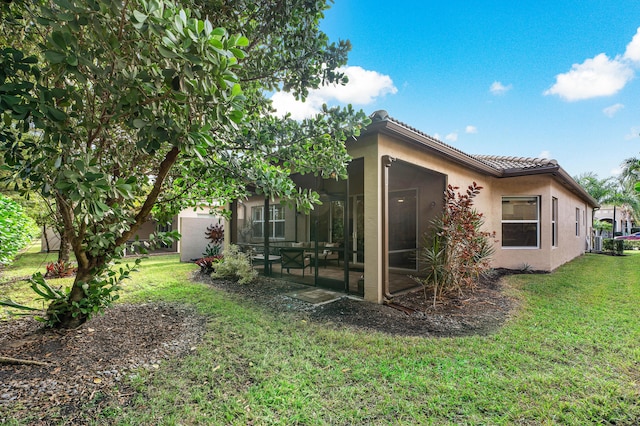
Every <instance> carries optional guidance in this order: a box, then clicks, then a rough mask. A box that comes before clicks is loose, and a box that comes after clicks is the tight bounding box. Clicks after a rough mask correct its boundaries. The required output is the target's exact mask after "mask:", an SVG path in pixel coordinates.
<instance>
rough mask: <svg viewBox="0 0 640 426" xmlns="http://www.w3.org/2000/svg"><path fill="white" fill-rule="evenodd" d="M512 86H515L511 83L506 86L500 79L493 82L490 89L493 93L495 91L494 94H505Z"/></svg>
mask: <svg viewBox="0 0 640 426" xmlns="http://www.w3.org/2000/svg"><path fill="white" fill-rule="evenodd" d="M512 88H513V86H512V85H511V84H509V85H507V86H505V85H504V84H502V83H500V82H499V81H494V82H493V84H491V87H490V88H489V91H490V92H491V93H493V94H494V95H504V94H505V93H507V92H508V91H509V90H511V89H512Z"/></svg>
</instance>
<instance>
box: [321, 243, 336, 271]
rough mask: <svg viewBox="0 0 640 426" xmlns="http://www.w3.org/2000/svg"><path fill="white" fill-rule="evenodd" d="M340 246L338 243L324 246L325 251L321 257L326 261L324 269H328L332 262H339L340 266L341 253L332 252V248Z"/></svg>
mask: <svg viewBox="0 0 640 426" xmlns="http://www.w3.org/2000/svg"><path fill="white" fill-rule="evenodd" d="M338 247H340V244H337V243H327V244H325V245H324V250H323V252H322V254H321V255H320V258H321V259H323V260H324V267H325V268H326V267H327V263H328V262H329V261H331V260H335V261H337V262H338V266H340V252H339V251H334V250H331V249H332V248H338Z"/></svg>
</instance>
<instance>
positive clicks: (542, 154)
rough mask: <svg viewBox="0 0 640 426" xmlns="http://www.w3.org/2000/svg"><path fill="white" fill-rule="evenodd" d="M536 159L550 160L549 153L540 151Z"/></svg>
mask: <svg viewBox="0 0 640 426" xmlns="http://www.w3.org/2000/svg"><path fill="white" fill-rule="evenodd" d="M538 158H544V159H547V160H550V159H551V151H546V150H545V151H542V152H541V153H540V154H538Z"/></svg>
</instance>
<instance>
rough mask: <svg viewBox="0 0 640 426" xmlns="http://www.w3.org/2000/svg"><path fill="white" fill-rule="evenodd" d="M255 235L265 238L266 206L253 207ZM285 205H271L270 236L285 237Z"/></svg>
mask: <svg viewBox="0 0 640 426" xmlns="http://www.w3.org/2000/svg"><path fill="white" fill-rule="evenodd" d="M251 220H252V221H253V237H254V238H264V206H254V207H251ZM284 223H285V222H284V206H279V205H276V206H269V238H275V239H284V228H285V226H284Z"/></svg>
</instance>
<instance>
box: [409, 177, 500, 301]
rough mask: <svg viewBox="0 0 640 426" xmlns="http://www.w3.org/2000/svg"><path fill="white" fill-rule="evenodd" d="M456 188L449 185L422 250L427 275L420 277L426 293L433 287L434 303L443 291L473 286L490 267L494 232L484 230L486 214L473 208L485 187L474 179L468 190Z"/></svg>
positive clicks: (422, 259)
mask: <svg viewBox="0 0 640 426" xmlns="http://www.w3.org/2000/svg"><path fill="white" fill-rule="evenodd" d="M457 189H458V187H454V186H451V185H449V186H448V187H447V190H446V192H445V211H444V213H443V215H442V217H441V218H439V219H436V220H435V221H433V223H432V229H431V231H430V233H429V234H427V236H426V237H425V240H424V244H423V247H422V249H421V250H420V252H419V258H420V261H421V263H422V264H423V265H424V270H425V272H426V274H427V275H426V277H425V278H418V279H417V280H418V281H419V282H421V283H422V284H423V285H424V286H425V296H426V287H427V286H431V287H433V304H434V306H435V304H436V300H437V298H438V297H441V296H442V295H443V294H444V293H448V292H453V291H456V292H459V293H461V292H462V291H463V290H465V289H471V290H472V289H473V288H474V287H475V284H476V281H477V279H478V276H479V275H480V274H481V273H483V272H484V271H486V270H488V269H489V267H490V261H491V256H492V255H493V246H492V245H491V242H490V241H489V238H492V237H493V236H494V233H491V232H487V231H482V225H483V224H484V219H483V215H482V213H479V212H478V211H476V210H474V209H473V198H475V197H476V196H477V195H478V194H479V193H480V190H481V189H482V187H481V186H478V185H477V184H476V183H475V182H473V184H472V185H469V187H468V188H467V191H466V194H461V193H459V192H458V193H456V190H457Z"/></svg>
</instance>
